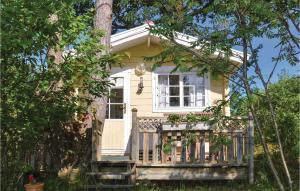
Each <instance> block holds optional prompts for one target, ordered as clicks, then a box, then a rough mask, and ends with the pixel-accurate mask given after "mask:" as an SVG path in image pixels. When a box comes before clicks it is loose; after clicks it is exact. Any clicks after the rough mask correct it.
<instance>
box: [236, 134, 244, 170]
mask: <svg viewBox="0 0 300 191" xmlns="http://www.w3.org/2000/svg"><path fill="white" fill-rule="evenodd" d="M242 162H243V135H242V133H238V134H237V163H238V164H241V163H242Z"/></svg>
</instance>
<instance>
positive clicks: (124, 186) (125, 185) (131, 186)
mask: <svg viewBox="0 0 300 191" xmlns="http://www.w3.org/2000/svg"><path fill="white" fill-rule="evenodd" d="M133 187H134V185H132V184H118V185H113V184H99V185H86V186H85V188H86V189H91V188H112V189H123V188H133Z"/></svg>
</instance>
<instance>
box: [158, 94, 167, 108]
mask: <svg viewBox="0 0 300 191" xmlns="http://www.w3.org/2000/svg"><path fill="white" fill-rule="evenodd" d="M167 106H168V105H167V97H163V96H159V97H158V107H167Z"/></svg>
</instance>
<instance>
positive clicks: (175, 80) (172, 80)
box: [169, 75, 179, 85]
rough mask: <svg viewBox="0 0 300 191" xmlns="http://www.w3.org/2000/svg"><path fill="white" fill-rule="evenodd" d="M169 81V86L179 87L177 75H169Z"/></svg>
mask: <svg viewBox="0 0 300 191" xmlns="http://www.w3.org/2000/svg"><path fill="white" fill-rule="evenodd" d="M169 80H170V81H169V83H170V85H179V75H170V76H169Z"/></svg>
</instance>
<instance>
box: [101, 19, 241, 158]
mask: <svg viewBox="0 0 300 191" xmlns="http://www.w3.org/2000/svg"><path fill="white" fill-rule="evenodd" d="M176 40H177V42H178V43H180V44H182V45H185V46H189V45H190V43H191V42H193V41H195V40H196V38H194V37H191V36H188V35H185V34H179V35H178V37H177V39H176ZM111 46H112V52H113V53H121V52H126V54H127V55H128V58H126V59H124V60H123V61H122V65H123V66H122V67H113V68H112V70H111V71H112V74H111V77H112V81H113V82H114V84H115V85H114V86H113V87H111V89H110V92H111V94H112V95H113V96H111V97H110V99H109V101H108V106H107V115H106V120H105V125H104V130H103V138H102V144H101V145H102V148H101V155H102V156H105V155H128V154H129V152H130V144H129V143H130V132H131V126H132V124H131V117H132V116H131V109H132V108H136V109H137V110H138V117H139V116H143V117H164V116H166V115H167V114H170V113H189V112H195V113H198V112H203V110H204V109H205V108H206V107H208V106H212V105H214V104H216V101H217V100H222V99H226V96H227V94H228V91H229V89H228V81H227V80H226V79H223V78H219V79H218V80H215V79H212V78H211V76H210V74H206V75H205V76H203V77H199V76H197V75H196V73H195V72H188V73H180V72H175V73H172V74H170V71H171V70H172V69H173V68H174V65H172V64H169V65H166V66H161V67H159V68H157V69H155V70H154V71H152V70H151V67H152V65H153V63H151V62H145V61H144V59H143V58H144V57H145V56H153V55H156V54H158V53H159V52H160V51H162V46H161V45H160V38H159V37H157V36H155V35H152V34H150V32H149V26H148V25H147V24H145V25H142V26H139V27H136V28H133V29H130V30H127V31H123V32H120V33H117V34H115V35H112V36H111ZM233 52H234V54H235V55H236V56H232V57H231V60H232V62H234V63H241V60H240V56H241V52H239V51H236V50H233ZM224 113H225V114H226V115H230V109H229V107H227V108H225V109H224Z"/></svg>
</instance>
